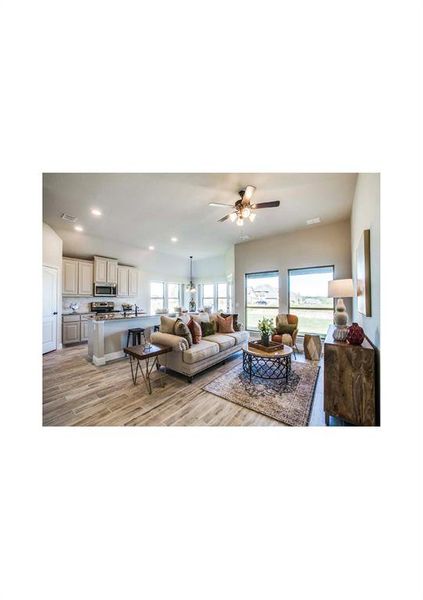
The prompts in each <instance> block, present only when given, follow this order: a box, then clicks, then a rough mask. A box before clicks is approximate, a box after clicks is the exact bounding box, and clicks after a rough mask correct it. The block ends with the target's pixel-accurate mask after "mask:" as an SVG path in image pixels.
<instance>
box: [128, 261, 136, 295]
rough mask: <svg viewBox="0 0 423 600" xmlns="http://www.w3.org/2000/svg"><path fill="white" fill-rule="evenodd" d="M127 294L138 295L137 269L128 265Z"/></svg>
mask: <svg viewBox="0 0 423 600" xmlns="http://www.w3.org/2000/svg"><path fill="white" fill-rule="evenodd" d="M128 279H129V281H128V288H129V289H128V296H137V295H138V271H137V269H133V268H131V267H129V273H128Z"/></svg>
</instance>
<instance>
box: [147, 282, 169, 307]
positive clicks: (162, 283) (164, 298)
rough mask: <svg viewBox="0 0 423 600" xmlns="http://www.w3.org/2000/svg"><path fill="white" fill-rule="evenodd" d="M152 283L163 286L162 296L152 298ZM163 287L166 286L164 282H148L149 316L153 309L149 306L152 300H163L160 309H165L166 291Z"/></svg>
mask: <svg viewBox="0 0 423 600" xmlns="http://www.w3.org/2000/svg"><path fill="white" fill-rule="evenodd" d="M153 283H160V284H161V285H162V286H163V296H154V297H153V296H152V294H151V284H153ZM165 286H166V282H165V281H157V280H151V281H150V294H149V296H150V299H149V304H150V313H151V314H153V308H152V304H151V301H152V300H160V299H162V300H163V307H162V309H164V308H166V307H165V300H166V289H165ZM160 310H161V309H160Z"/></svg>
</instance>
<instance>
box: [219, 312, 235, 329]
mask: <svg viewBox="0 0 423 600" xmlns="http://www.w3.org/2000/svg"><path fill="white" fill-rule="evenodd" d="M221 316H222V317H223V318H224V319H226V317H230V316H231V313H221ZM232 317H233V319H234V323H233V324H234V329H235V331H239V323H238V313H233V314H232Z"/></svg>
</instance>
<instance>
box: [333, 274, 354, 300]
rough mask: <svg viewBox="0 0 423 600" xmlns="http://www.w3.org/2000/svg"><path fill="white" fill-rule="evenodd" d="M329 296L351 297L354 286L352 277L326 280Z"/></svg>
mask: <svg viewBox="0 0 423 600" xmlns="http://www.w3.org/2000/svg"><path fill="white" fill-rule="evenodd" d="M328 296H329V298H352V297H353V296H354V288H353V281H352V279H332V281H328Z"/></svg>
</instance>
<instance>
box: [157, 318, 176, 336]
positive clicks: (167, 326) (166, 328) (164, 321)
mask: <svg viewBox="0 0 423 600" xmlns="http://www.w3.org/2000/svg"><path fill="white" fill-rule="evenodd" d="M175 324H176V319H172V318H170V317H165V316H163V315H162V316H161V317H160V331H161V333H174V329H175Z"/></svg>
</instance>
